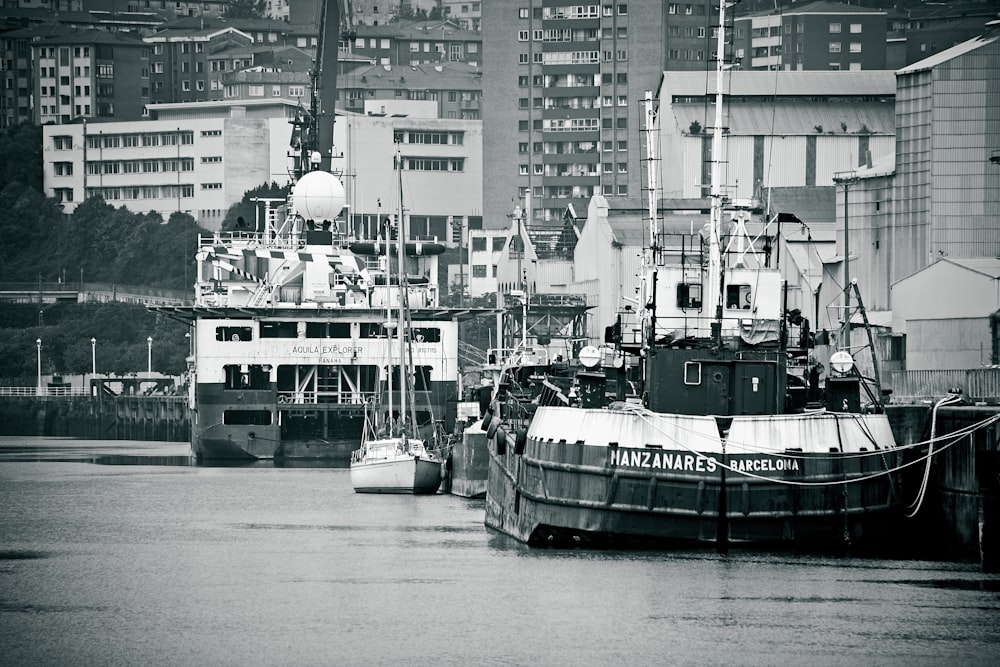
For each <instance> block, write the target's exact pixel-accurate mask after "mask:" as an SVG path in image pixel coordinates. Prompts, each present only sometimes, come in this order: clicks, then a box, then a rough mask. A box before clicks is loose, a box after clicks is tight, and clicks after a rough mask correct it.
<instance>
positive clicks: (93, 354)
mask: <svg viewBox="0 0 1000 667" xmlns="http://www.w3.org/2000/svg"><path fill="white" fill-rule="evenodd" d="M90 374H91V375H97V339H96V338H94V337H91V338H90Z"/></svg>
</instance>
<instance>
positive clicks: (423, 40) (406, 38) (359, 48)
mask: <svg viewBox="0 0 1000 667" xmlns="http://www.w3.org/2000/svg"><path fill="white" fill-rule="evenodd" d="M351 51H352V52H353V53H354V54H355V55H358V56H364V57H367V58H371V59H372V60H374V61H375V62H376V63H377V64H379V65H439V64H441V63H445V62H461V63H468V64H470V65H480V64H481V63H482V53H481V51H482V35H481V34H480V33H478V32H473V31H471V30H464V29H462V28H459V27H457V26H456V25H455V24H454V23H451V22H449V21H422V22H419V23H391V24H388V25H377V26H358V29H357V37H356V38H355V40H354V44H353V46H352V48H351Z"/></svg>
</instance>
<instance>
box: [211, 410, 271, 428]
mask: <svg viewBox="0 0 1000 667" xmlns="http://www.w3.org/2000/svg"><path fill="white" fill-rule="evenodd" d="M222 421H223V423H225V424H232V425H238V426H270V425H271V411H270V410H226V411H225V412H224V413H223V414H222Z"/></svg>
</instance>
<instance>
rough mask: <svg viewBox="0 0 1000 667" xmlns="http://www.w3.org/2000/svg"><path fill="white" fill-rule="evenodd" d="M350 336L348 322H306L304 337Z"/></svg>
mask: <svg viewBox="0 0 1000 667" xmlns="http://www.w3.org/2000/svg"><path fill="white" fill-rule="evenodd" d="M350 337H351V324H350V322H306V338H350Z"/></svg>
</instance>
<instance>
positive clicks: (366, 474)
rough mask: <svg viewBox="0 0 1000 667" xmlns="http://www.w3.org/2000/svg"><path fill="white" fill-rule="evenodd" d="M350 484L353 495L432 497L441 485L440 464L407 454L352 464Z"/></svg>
mask: <svg viewBox="0 0 1000 667" xmlns="http://www.w3.org/2000/svg"><path fill="white" fill-rule="evenodd" d="M351 485H352V486H353V487H354V491H355V493H398V494H412V495H429V494H434V493H437V490H438V487H439V486H440V485H441V463H440V461H437V460H433V459H428V458H424V457H421V456H413V455H410V454H401V455H399V456H395V457H389V458H386V459H381V460H376V461H364V462H360V463H359V462H352V463H351Z"/></svg>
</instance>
